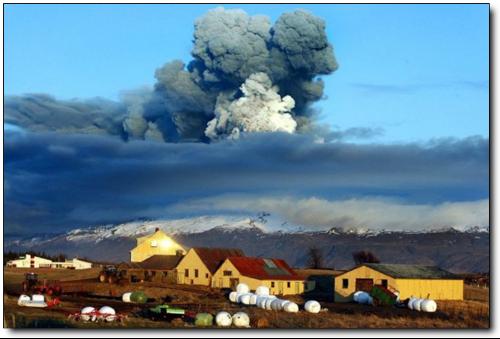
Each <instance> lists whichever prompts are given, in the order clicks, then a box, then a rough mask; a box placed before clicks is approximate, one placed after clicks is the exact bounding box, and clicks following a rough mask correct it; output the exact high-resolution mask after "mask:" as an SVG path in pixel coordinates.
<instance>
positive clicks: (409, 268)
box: [334, 264, 464, 302]
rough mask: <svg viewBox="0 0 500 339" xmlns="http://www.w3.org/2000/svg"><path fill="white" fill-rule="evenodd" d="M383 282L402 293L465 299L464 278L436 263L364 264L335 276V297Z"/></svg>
mask: <svg viewBox="0 0 500 339" xmlns="http://www.w3.org/2000/svg"><path fill="white" fill-rule="evenodd" d="M373 285H383V286H384V287H387V288H388V289H390V290H395V291H398V292H399V293H400V299H402V300H404V299H407V298H409V297H411V296H414V297H418V298H431V299H437V300H463V294H464V293H463V290H464V282H463V280H462V279H460V278H459V277H457V276H456V275H454V274H452V273H450V272H447V271H445V270H443V269H440V268H438V267H434V266H422V265H399V264H362V265H359V266H357V267H355V268H353V269H352V270H350V271H347V272H345V273H343V274H340V275H338V276H336V277H335V282H334V290H335V297H334V299H335V301H336V302H346V301H352V295H353V294H354V292H356V291H370V290H371V288H372V287H373Z"/></svg>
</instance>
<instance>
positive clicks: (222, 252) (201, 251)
mask: <svg viewBox="0 0 500 339" xmlns="http://www.w3.org/2000/svg"><path fill="white" fill-rule="evenodd" d="M193 250H194V251H195V252H196V253H197V254H198V256H199V257H200V259H201V261H203V263H204V264H205V266H206V267H207V269H208V270H209V271H210V272H211V273H212V274H214V273H215V271H217V269H218V268H219V266H220V265H221V264H222V263H223V262H224V260H226V258H228V257H239V256H243V255H245V254H244V253H243V251H242V250H240V249H238V248H214V247H193Z"/></svg>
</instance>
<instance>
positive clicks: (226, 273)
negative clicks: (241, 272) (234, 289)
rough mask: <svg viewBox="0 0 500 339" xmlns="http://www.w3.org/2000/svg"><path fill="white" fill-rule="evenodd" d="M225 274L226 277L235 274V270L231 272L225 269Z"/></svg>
mask: <svg viewBox="0 0 500 339" xmlns="http://www.w3.org/2000/svg"><path fill="white" fill-rule="evenodd" d="M223 274H224V276H225V277H230V276H232V275H233V272H231V271H224V272H223Z"/></svg>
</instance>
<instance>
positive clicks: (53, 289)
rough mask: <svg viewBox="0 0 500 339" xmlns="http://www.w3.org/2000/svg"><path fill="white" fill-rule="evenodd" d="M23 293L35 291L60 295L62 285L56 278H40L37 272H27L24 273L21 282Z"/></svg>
mask: <svg viewBox="0 0 500 339" xmlns="http://www.w3.org/2000/svg"><path fill="white" fill-rule="evenodd" d="M22 287H23V292H24V293H36V294H46V295H61V293H62V286H61V284H60V283H59V282H58V281H56V280H47V279H43V280H40V279H39V278H38V274H36V273H34V272H29V273H26V274H25V275H24V281H23V282H22Z"/></svg>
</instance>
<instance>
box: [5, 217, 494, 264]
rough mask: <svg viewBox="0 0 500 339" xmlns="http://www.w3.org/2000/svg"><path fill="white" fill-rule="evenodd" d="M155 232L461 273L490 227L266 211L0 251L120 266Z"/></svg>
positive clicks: (138, 225)
mask: <svg viewBox="0 0 500 339" xmlns="http://www.w3.org/2000/svg"><path fill="white" fill-rule="evenodd" d="M156 228H159V229H161V230H163V231H165V232H166V233H167V234H169V235H171V236H172V237H173V238H175V239H176V240H177V241H179V242H180V243H181V244H183V245H184V246H186V247H188V248H189V247H194V246H206V247H238V248H241V249H242V250H243V251H244V252H245V253H246V254H247V255H252V256H267V257H278V258H283V259H285V260H287V261H288V262H289V263H290V264H292V265H294V266H306V265H307V260H308V259H307V258H308V254H307V253H308V249H310V248H311V247H317V248H319V249H321V251H322V253H323V256H324V259H325V260H324V261H325V265H326V266H329V267H335V268H341V269H342V268H348V267H350V266H352V253H353V252H355V251H359V250H369V251H372V252H373V253H375V254H376V255H377V256H378V257H379V258H380V259H381V260H382V261H385V262H399V263H418V264H429V265H431V264H432V265H434V264H435V265H439V266H441V267H444V268H447V269H450V270H454V271H459V272H464V271H487V270H489V266H488V264H489V228H487V227H471V228H468V229H464V230H457V229H455V228H445V229H437V230H432V231H413V232H409V231H405V232H403V231H394V230H384V229H380V230H370V229H362V228H347V229H341V228H336V227H332V228H330V229H319V230H316V231H310V230H309V231H308V230H304V229H303V228H301V227H300V226H296V225H289V224H287V223H284V222H283V221H282V220H279V219H277V218H271V217H270V215H268V214H261V215H259V216H257V217H255V218H251V217H242V216H203V217H193V218H183V219H168V220H140V221H132V222H127V223H122V224H117V225H102V226H96V227H89V228H78V229H74V230H72V231H70V232H68V233H64V234H60V235H56V236H53V237H46V238H41V237H34V238H26V239H16V240H11V241H5V244H4V248H5V250H6V251H8V250H13V251H17V252H21V251H26V250H36V251H44V252H47V253H51V254H58V253H65V254H66V255H68V256H79V257H86V258H89V259H93V260H97V261H101V262H102V261H106V262H118V261H127V260H128V257H129V251H130V250H131V249H132V248H133V247H134V246H135V244H136V240H135V239H136V238H137V237H140V236H143V235H147V234H151V233H153V232H154V231H155V229H156Z"/></svg>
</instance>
